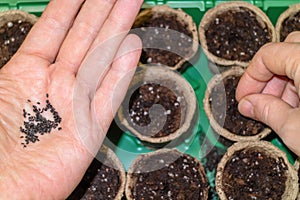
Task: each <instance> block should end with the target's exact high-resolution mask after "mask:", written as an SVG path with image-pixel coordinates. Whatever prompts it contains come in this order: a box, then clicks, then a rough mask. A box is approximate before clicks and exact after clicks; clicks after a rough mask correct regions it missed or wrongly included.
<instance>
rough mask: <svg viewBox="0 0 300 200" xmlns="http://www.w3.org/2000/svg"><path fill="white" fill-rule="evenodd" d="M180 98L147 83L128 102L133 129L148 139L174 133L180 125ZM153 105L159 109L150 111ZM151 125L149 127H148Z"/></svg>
mask: <svg viewBox="0 0 300 200" xmlns="http://www.w3.org/2000/svg"><path fill="white" fill-rule="evenodd" d="M180 100H181V98H180V97H178V96H176V94H175V93H174V92H173V91H172V90H170V89H169V88H167V87H164V86H162V85H160V84H155V83H148V84H144V85H142V86H141V87H140V88H138V89H137V90H136V91H135V92H134V93H133V95H132V96H131V99H130V102H129V116H130V118H131V122H132V123H133V124H134V127H135V128H136V129H137V130H139V131H140V132H141V134H145V135H147V136H149V137H154V138H157V137H164V136H167V135H170V134H171V133H174V132H175V131H176V130H177V129H179V127H180V123H181V104H180ZM155 104H159V105H161V106H162V108H161V109H157V110H155V109H153V110H151V109H150V108H152V107H153V106H154V105H155ZM150 124H151V125H150Z"/></svg>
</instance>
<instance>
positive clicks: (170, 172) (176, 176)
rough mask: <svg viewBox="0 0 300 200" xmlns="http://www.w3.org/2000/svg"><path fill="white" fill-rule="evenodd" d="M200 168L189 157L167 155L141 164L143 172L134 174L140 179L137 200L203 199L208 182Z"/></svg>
mask: <svg viewBox="0 0 300 200" xmlns="http://www.w3.org/2000/svg"><path fill="white" fill-rule="evenodd" d="M145 160H146V159H145ZM199 165H200V164H199V163H197V162H195V160H194V158H192V157H191V156H189V155H184V156H180V157H178V155H176V157H175V155H169V154H167V153H165V154H163V155H160V156H154V157H152V158H151V159H147V160H146V161H142V162H140V165H139V166H140V168H139V170H140V171H141V173H136V174H133V175H134V176H135V177H136V178H137V182H136V185H135V187H134V188H133V189H132V194H133V197H134V199H144V200H150V199H177V200H184V199H190V200H194V199H197V200H198V199H199V200H200V199H204V191H206V189H207V187H208V183H207V179H206V177H205V174H204V173H202V172H201V173H200V172H199V170H198V169H199ZM151 167H154V169H156V170H151ZM152 169H153V168H152Z"/></svg>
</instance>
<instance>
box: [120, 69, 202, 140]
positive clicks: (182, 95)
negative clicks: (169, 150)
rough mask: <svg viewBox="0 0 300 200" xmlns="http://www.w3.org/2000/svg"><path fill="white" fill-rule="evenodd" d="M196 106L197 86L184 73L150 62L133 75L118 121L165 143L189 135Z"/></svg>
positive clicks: (138, 132)
mask: <svg viewBox="0 0 300 200" xmlns="http://www.w3.org/2000/svg"><path fill="white" fill-rule="evenodd" d="M196 110H197V102H196V96H195V93H194V90H193V88H192V87H191V85H190V84H189V83H188V82H187V81H186V80H185V79H184V78H183V77H182V76H181V75H180V74H178V73H177V72H175V71H173V70H171V69H168V68H166V67H160V66H147V67H142V68H141V70H140V71H138V72H137V73H136V74H135V76H134V77H133V80H132V82H131V84H130V86H129V90H128V92H127V95H126V97H125V100H124V101H123V103H122V105H121V107H120V108H119V110H118V119H117V121H119V122H120V123H121V125H122V126H124V127H125V128H126V130H129V131H130V132H131V133H133V134H134V135H136V136H137V137H138V138H139V139H140V140H142V141H144V142H147V143H151V144H162V143H167V142H170V141H172V140H174V141H175V139H177V138H179V136H182V135H185V134H184V133H186V132H188V130H189V128H190V127H192V126H193V125H194V124H193V121H194V116H196V115H195V112H196Z"/></svg>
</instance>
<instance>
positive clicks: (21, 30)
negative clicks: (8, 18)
mask: <svg viewBox="0 0 300 200" xmlns="http://www.w3.org/2000/svg"><path fill="white" fill-rule="evenodd" d="M31 27H32V24H31V23H29V22H26V21H22V20H16V21H12V22H8V23H7V24H5V25H4V26H2V27H0V48H1V51H0V58H1V59H0V68H1V67H3V66H4V65H5V64H6V63H7V62H8V61H9V60H10V58H11V57H12V56H13V55H14V54H15V53H16V52H17V50H18V49H19V47H20V46H21V44H22V43H23V41H24V39H25V37H26V36H27V34H28V32H29V31H30V29H31Z"/></svg>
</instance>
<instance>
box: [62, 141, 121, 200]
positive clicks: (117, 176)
mask: <svg viewBox="0 0 300 200" xmlns="http://www.w3.org/2000/svg"><path fill="white" fill-rule="evenodd" d="M125 182H126V175H125V169H124V167H123V165H122V163H121V161H120V160H119V158H118V157H117V155H116V154H115V153H114V152H113V151H112V150H111V149H109V148H108V147H106V146H102V147H101V149H100V151H99V153H98V155H97V156H96V158H95V159H94V160H93V162H92V163H91V165H90V166H89V168H88V169H87V171H86V173H85V175H84V177H83V178H82V180H81V182H80V183H79V185H78V186H77V187H76V189H75V190H74V191H73V193H72V194H71V195H70V196H69V197H68V200H77V199H82V200H89V199H105V200H120V199H121V198H122V197H123V194H124V189H125Z"/></svg>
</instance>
